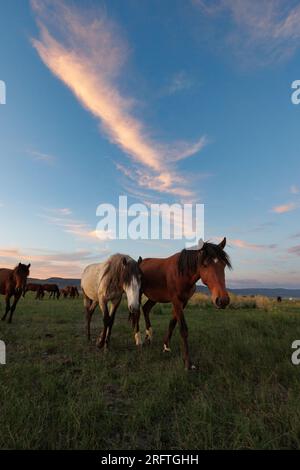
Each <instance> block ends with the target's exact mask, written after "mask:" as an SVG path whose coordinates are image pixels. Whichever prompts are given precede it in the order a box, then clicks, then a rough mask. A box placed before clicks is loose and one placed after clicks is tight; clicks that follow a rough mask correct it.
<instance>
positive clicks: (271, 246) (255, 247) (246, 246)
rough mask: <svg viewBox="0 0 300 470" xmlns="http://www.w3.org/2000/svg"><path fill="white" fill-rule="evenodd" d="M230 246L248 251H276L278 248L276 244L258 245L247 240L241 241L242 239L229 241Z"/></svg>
mask: <svg viewBox="0 0 300 470" xmlns="http://www.w3.org/2000/svg"><path fill="white" fill-rule="evenodd" d="M228 244H229V245H231V246H235V247H236V248H242V249H246V250H266V249H269V250H274V249H275V248H277V245H276V244H275V243H272V244H269V245H268V244H257V243H249V242H247V241H245V240H240V239H235V240H233V239H230V240H228Z"/></svg>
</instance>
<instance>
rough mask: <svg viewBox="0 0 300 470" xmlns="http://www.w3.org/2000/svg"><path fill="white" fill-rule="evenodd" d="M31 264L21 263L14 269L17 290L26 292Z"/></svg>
mask: <svg viewBox="0 0 300 470" xmlns="http://www.w3.org/2000/svg"><path fill="white" fill-rule="evenodd" d="M29 268H30V264H22V263H19V264H18V265H17V266H16V267H15V269H14V271H13V277H14V280H15V283H16V290H18V291H21V292H24V291H25V288H26V282H27V277H28V276H29Z"/></svg>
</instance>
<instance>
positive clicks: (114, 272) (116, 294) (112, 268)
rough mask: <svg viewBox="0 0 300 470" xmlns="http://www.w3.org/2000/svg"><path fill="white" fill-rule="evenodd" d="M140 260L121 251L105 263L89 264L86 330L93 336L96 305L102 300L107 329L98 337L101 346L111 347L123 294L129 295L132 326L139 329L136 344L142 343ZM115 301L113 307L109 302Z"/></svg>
mask: <svg viewBox="0 0 300 470" xmlns="http://www.w3.org/2000/svg"><path fill="white" fill-rule="evenodd" d="M141 261H142V258H141V257H140V258H139V260H138V262H136V261H135V260H134V259H132V258H131V257H130V256H128V255H121V254H119V253H117V254H115V255H112V256H111V257H110V258H108V260H107V261H105V262H104V263H99V264H90V265H89V266H87V267H86V268H85V270H84V271H83V274H82V278H81V288H82V291H83V302H84V307H85V318H86V332H87V337H88V339H90V336H91V332H90V324H91V318H92V315H93V313H94V311H95V308H96V307H97V305H98V304H99V307H100V309H101V310H102V313H103V326H104V328H103V331H102V333H101V334H100V336H99V337H98V339H97V341H96V345H97V347H98V348H99V349H101V348H103V346H105V347H106V348H108V346H109V340H110V335H111V330H112V327H113V323H114V319H115V314H116V311H117V309H118V307H119V305H120V302H121V299H122V295H123V293H124V292H125V293H126V296H127V303H128V309H129V312H130V314H129V315H130V318H131V321H132V326H133V328H134V331H135V342H136V345H137V346H139V345H141V343H142V341H141V335H140V332H139V329H136V326H138V322H137V321H136V319H137V318H138V317H139V315H140V302H141V271H140V268H139V265H140V263H141ZM109 301H110V302H111V307H110V310H109V309H108V302H109Z"/></svg>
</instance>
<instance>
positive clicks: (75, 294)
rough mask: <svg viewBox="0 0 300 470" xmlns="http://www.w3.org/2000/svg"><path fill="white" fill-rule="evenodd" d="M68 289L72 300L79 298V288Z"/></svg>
mask: <svg viewBox="0 0 300 470" xmlns="http://www.w3.org/2000/svg"><path fill="white" fill-rule="evenodd" d="M66 289H67V290H68V294H69V297H70V299H75V297H79V292H78V289H77V287H75V286H67V287H66Z"/></svg>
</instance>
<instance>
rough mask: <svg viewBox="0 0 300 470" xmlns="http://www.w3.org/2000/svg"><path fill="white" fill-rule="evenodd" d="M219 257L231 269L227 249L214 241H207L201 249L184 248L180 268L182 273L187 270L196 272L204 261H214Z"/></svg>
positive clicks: (179, 261)
mask: <svg viewBox="0 0 300 470" xmlns="http://www.w3.org/2000/svg"><path fill="white" fill-rule="evenodd" d="M215 259H218V260H219V261H223V263H225V265H226V266H228V268H229V269H231V268H232V265H231V262H230V258H229V256H228V254H227V253H226V251H224V250H223V248H221V247H220V246H219V245H215V244H214V243H209V242H205V243H204V244H203V247H202V248H201V250H186V249H184V250H182V251H181V252H180V256H179V259H178V270H179V272H180V274H184V273H186V272H192V273H194V272H195V271H196V270H197V268H198V266H200V265H201V264H204V263H207V264H209V263H212V262H213V260H215Z"/></svg>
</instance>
